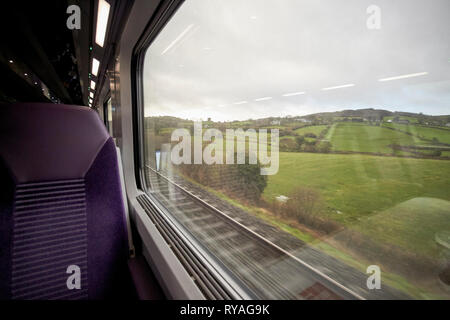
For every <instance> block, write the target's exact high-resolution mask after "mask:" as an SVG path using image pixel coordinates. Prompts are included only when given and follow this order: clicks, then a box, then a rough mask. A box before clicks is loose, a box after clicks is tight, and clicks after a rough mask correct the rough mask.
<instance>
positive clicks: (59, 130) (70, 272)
mask: <svg viewBox="0 0 450 320" xmlns="http://www.w3.org/2000/svg"><path fill="white" fill-rule="evenodd" d="M119 179H120V178H119V172H118V164H117V155H116V150H115V145H114V142H113V140H112V138H111V137H110V136H109V134H108V132H107V131H106V128H105V126H104V125H103V123H102V122H101V120H100V118H99V117H98V115H97V113H95V112H94V111H93V110H91V109H89V108H86V107H80V106H69V105H56V104H43V103H37V104H31V103H23V104H13V105H5V106H3V105H0V299H105V298H115V297H117V298H118V297H121V296H123V294H124V293H125V292H127V291H126V289H128V285H129V274H128V267H127V259H128V242H127V229H126V221H125V213H124V205H123V201H122V194H121V192H122V191H121V187H120V180H119ZM74 268H75V269H76V268H79V270H80V272H79V275H80V286H79V288H78V287H77V286H76V284H77V278H76V277H77V275H78V273H77V271H76V270H75V269H74Z"/></svg>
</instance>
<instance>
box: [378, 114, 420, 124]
mask: <svg viewBox="0 0 450 320" xmlns="http://www.w3.org/2000/svg"><path fill="white" fill-rule="evenodd" d="M396 117H398V119H399V120H408V121H409V122H410V123H418V122H419V120H418V119H417V118H414V117H408V116H388V117H384V118H383V121H388V120H394V118H396Z"/></svg>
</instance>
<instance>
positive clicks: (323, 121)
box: [108, 0, 450, 299]
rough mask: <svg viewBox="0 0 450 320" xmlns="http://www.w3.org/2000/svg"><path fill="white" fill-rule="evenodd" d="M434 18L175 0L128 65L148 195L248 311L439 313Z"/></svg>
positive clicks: (444, 134)
mask: <svg viewBox="0 0 450 320" xmlns="http://www.w3.org/2000/svg"><path fill="white" fill-rule="evenodd" d="M449 13H450V2H449V1H448V0H435V1H425V0H417V1H407V0H398V1H387V0H384V1H365V0H346V1H343V0H341V1H336V0H328V1H316V0H283V1H276V0H247V1H241V0H187V1H186V2H185V3H184V4H183V5H182V6H181V7H180V9H179V10H178V11H177V12H176V14H175V15H174V16H173V17H172V19H171V20H170V21H169V23H168V24H167V25H166V26H165V27H164V29H163V30H162V31H161V33H160V34H159V35H158V37H157V38H156V39H155V41H153V43H152V44H151V45H150V46H149V48H148V49H147V52H146V56H145V61H144V74H143V77H144V78H143V83H144V148H145V150H144V156H145V157H144V158H145V168H144V170H145V179H146V185H147V189H148V191H149V192H150V193H152V194H153V195H154V196H155V197H156V198H157V199H158V201H159V205H161V206H163V207H165V208H166V209H168V211H169V212H170V213H171V214H172V215H173V217H174V218H175V219H176V220H177V221H178V222H179V223H180V224H181V225H183V226H184V227H185V229H186V230H187V232H189V233H191V234H192V235H193V236H194V237H195V238H196V239H197V240H198V241H199V242H200V243H201V244H202V245H203V246H204V247H205V248H206V249H207V250H209V252H210V253H211V254H212V255H213V256H215V257H216V258H217V259H219V260H220V261H221V262H222V263H223V264H224V265H225V266H226V267H227V268H228V269H229V270H230V272H232V273H233V274H234V275H235V276H236V277H238V278H239V279H241V280H242V281H243V283H245V285H246V286H248V288H250V289H251V290H252V292H254V293H255V294H256V295H257V296H258V297H260V298H264V299H340V298H348V297H349V296H350V297H364V298H368V299H399V298H415V299H449V298H450V294H449V292H450V249H449V247H450V238H449V237H450V183H449V174H450V116H449V114H450V78H449V75H450V42H449V41H448V39H450V16H449ZM108 113H109V112H108Z"/></svg>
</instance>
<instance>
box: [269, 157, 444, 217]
mask: <svg viewBox="0 0 450 320" xmlns="http://www.w3.org/2000/svg"><path fill="white" fill-rule="evenodd" d="M449 175H450V162H448V161H442V160H430V159H411V158H397V157H382V156H370V155H360V154H354V155H340V154H313V153H292V152H290V153H289V152H280V166H279V171H278V173H277V174H276V175H272V176H269V180H268V185H267V187H266V189H265V190H264V194H263V198H264V199H265V200H266V201H273V200H274V198H275V197H276V196H279V195H280V194H281V195H286V196H289V194H290V193H291V191H292V190H293V189H294V188H295V187H297V186H305V187H310V188H314V189H317V190H319V191H320V193H321V194H322V196H323V198H324V201H325V204H326V207H327V209H326V211H325V212H324V213H323V214H324V215H326V216H329V217H332V218H333V219H335V220H338V221H340V222H343V223H352V222H355V221H358V219H359V218H362V217H365V216H367V215H368V214H372V213H375V212H379V211H382V210H387V209H389V208H391V207H393V206H395V205H397V204H400V203H402V202H404V201H406V200H409V199H412V198H416V197H430V198H438V199H443V200H450V189H449V188H448V177H449ZM337 210H339V211H341V212H342V214H339V215H337V214H336V211H337Z"/></svg>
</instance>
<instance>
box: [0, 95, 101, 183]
mask: <svg viewBox="0 0 450 320" xmlns="http://www.w3.org/2000/svg"><path fill="white" fill-rule="evenodd" d="M108 138H109V134H108V132H107V130H106V128H105V126H104V125H103V123H102V121H101V120H100V117H99V116H98V114H97V113H96V112H95V111H94V110H92V109H89V108H87V107H81V106H71V105H64V104H50V103H17V104H11V105H0V158H1V159H2V160H3V161H4V162H5V164H6V166H7V167H8V168H9V170H10V171H11V174H12V175H13V178H14V179H15V180H16V183H18V184H19V183H30V182H36V181H54V180H65V179H77V178H83V177H84V175H85V174H86V172H87V171H88V170H89V168H90V166H91V164H92V162H93V161H94V159H95V157H96V155H97V153H98V152H99V151H100V149H101V147H102V146H103V145H104V143H105V142H106V140H107V139H108Z"/></svg>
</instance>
